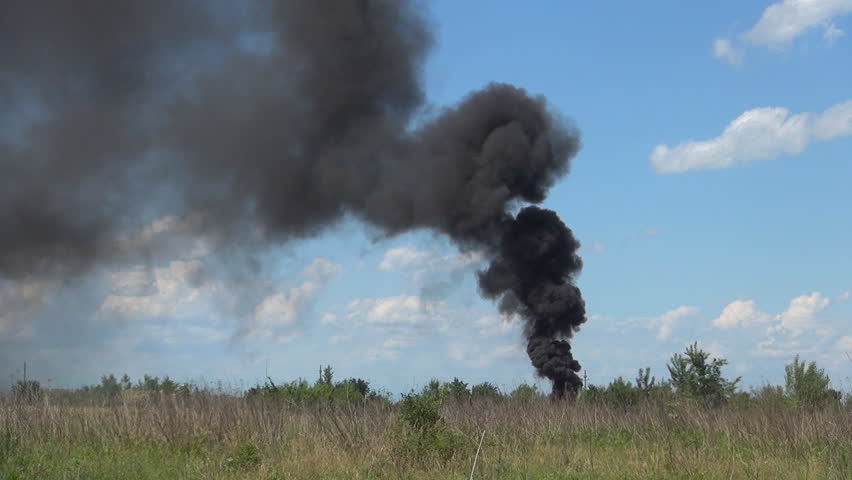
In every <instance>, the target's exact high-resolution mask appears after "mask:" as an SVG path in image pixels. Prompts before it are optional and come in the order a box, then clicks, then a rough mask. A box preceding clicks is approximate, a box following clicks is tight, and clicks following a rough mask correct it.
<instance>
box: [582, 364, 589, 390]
mask: <svg viewBox="0 0 852 480" xmlns="http://www.w3.org/2000/svg"><path fill="white" fill-rule="evenodd" d="M588 387H589V372H587V371H586V369H585V368H584V369H583V388H588Z"/></svg>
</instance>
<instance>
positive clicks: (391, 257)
mask: <svg viewBox="0 0 852 480" xmlns="http://www.w3.org/2000/svg"><path fill="white" fill-rule="evenodd" d="M432 255H433V252H431V251H428V250H418V249H416V248H414V247H410V246H403V247H395V248H391V249H389V250H388V251H386V252H385V255H384V257H382V261H381V262H380V263H379V270H384V271H391V270H404V269H406V268H412V267H418V266H420V265H422V264H423V263H425V262H426V261H427V260H429V258H430V257H431V256H432Z"/></svg>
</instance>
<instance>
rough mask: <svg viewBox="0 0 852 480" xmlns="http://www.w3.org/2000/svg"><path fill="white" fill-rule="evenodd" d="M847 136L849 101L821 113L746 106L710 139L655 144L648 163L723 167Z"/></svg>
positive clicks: (672, 169)
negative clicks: (673, 143)
mask: <svg viewBox="0 0 852 480" xmlns="http://www.w3.org/2000/svg"><path fill="white" fill-rule="evenodd" d="M849 135H852V100H849V101H846V102H843V103H839V104H837V105H834V106H832V107H831V108H829V109H827V110H825V111H824V112H822V113H810V112H804V113H797V114H791V112H790V111H789V110H787V109H786V108H783V107H761V108H755V109H753V110H748V111H746V112H744V113H743V114H741V115H740V116H739V117H737V118H736V119H734V121H732V122H731V123H730V124H728V126H727V127H725V130H724V131H723V132H722V134H721V135H719V136H718V137H716V138H712V139H710V140H703V141H695V140H689V141H686V142H682V143H679V144H678V145H676V146H674V147H670V146H668V145H665V144H660V145H657V147H656V148H655V149H654V151H653V152H652V153H651V163H652V164H653V166H654V168H655V169H656V171H657V172H658V173H681V172H686V171H688V170H696V169H717V168H728V167H732V166H734V165H737V164H742V163H748V162H751V161H753V160H760V159H767V158H774V157H777V156H778V155H780V154H782V153H786V154H790V155H795V154H799V153H801V152H803V151H804V150H805V148H807V146H808V144H810V143H811V142H817V141H826V140H831V139H834V138H838V137H844V136H849Z"/></svg>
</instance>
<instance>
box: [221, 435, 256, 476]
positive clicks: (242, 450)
mask: <svg viewBox="0 0 852 480" xmlns="http://www.w3.org/2000/svg"><path fill="white" fill-rule="evenodd" d="M225 461H226V462H227V465H228V467H229V468H231V469H234V470H254V469H256V468H257V467H259V466H260V463H261V461H262V459H261V456H260V449H259V448H257V445H255V444H254V442H251V441H247V440H246V441H242V442H240V443H239V444H238V445H237V447H236V448H235V449H234V453H233V455H231V456H230V457H228V458H227V459H226V460H225Z"/></svg>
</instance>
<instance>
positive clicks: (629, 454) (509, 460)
mask: <svg viewBox="0 0 852 480" xmlns="http://www.w3.org/2000/svg"><path fill="white" fill-rule="evenodd" d="M442 416H443V418H444V419H445V421H446V424H447V426H448V427H449V429H450V430H451V431H453V432H455V434H456V438H458V439H459V440H460V441H459V442H458V443H457V444H456V445H455V446H454V447H453V450H452V455H451V456H450V457H449V458H448V459H446V460H445V461H441V460H436V459H429V458H426V457H424V458H426V459H425V460H424V459H423V458H412V457H410V456H401V455H400V454H399V449H397V448H395V446H396V443H397V442H398V436H397V435H396V433H395V432H398V431H399V422H398V419H397V414H396V412H395V409H394V407H393V406H391V405H388V404H386V403H381V402H367V403H361V404H350V405H325V406H314V407H309V408H308V407H305V408H293V407H285V406H282V405H281V404H275V403H272V402H261V401H247V400H245V399H243V398H239V397H234V396H230V395H224V394H213V393H204V394H197V395H193V396H191V397H188V398H181V397H176V396H171V397H165V396H163V397H155V396H141V397H140V396H137V397H129V396H128V397H125V398H122V399H120V400H118V401H117V402H114V403H113V404H111V405H97V404H94V403H91V402H88V404H87V403H86V402H76V404H68V403H67V402H65V403H62V402H56V401H54V402H50V397H49V396H48V398H47V399H46V401H43V402H41V403H39V404H37V405H20V404H16V403H13V402H11V401H9V400H8V399H5V400H0V478H81V479H82V478H85V479H96V478H104V479H107V478H108V479H113V478H199V479H200V478H204V479H208V478H261V479H285V478H305V479H308V478H341V479H343V478H435V479H438V478H440V479H445V478H467V476H468V475H469V472H470V466H471V463H472V461H473V456H474V454H475V452H476V447H477V444H478V441H479V436H480V434H481V432H482V430H487V432H488V435H487V436H486V438H485V443H484V444H483V447H482V453H481V454H480V458H479V463H478V466H477V478H726V479H727V478H796V479H800V478H801V479H806V478H813V479H831V478H837V479H848V478H852V413H850V410H849V409H848V408H847V409H843V408H834V409H826V410H812V411H811V410H794V409H785V408H771V407H763V408H755V407H752V408H733V407H729V408H717V409H709V408H702V407H698V406H691V405H677V404H661V403H660V404H658V403H651V402H649V403H646V404H643V405H639V406H636V407H631V408H629V409H619V408H610V407H603V406H595V405H583V404H578V405H573V406H572V405H565V404H553V403H550V402H548V401H533V402H528V403H518V402H511V401H480V402H474V403H460V404H459V403H451V404H447V405H445V406H444V407H443V410H442Z"/></svg>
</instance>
